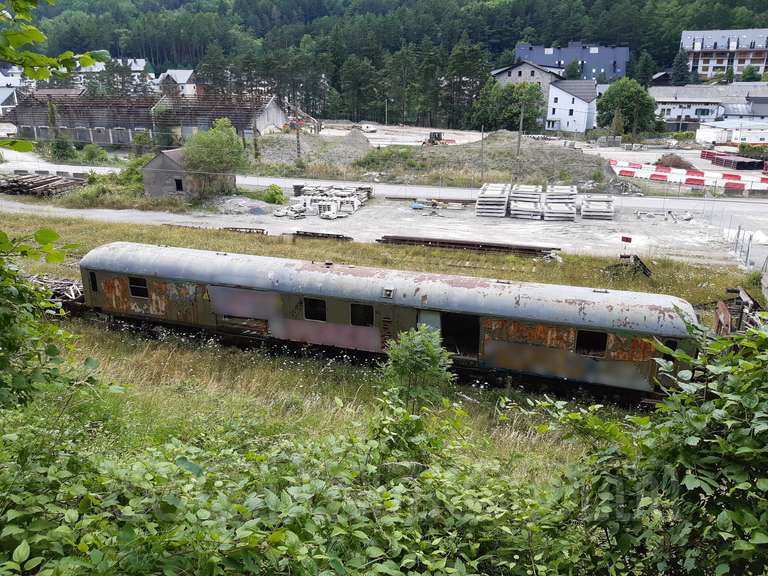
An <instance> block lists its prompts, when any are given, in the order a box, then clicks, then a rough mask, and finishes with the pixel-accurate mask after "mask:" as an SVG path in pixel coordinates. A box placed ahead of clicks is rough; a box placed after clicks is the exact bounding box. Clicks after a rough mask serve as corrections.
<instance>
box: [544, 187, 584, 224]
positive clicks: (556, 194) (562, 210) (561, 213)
mask: <svg viewBox="0 0 768 576" xmlns="http://www.w3.org/2000/svg"><path fill="white" fill-rule="evenodd" d="M577 193H578V191H577V189H576V186H549V187H548V188H547V194H546V196H545V198H544V220H560V221H565V222H573V221H574V220H576V195H577Z"/></svg>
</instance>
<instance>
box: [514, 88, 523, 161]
mask: <svg viewBox="0 0 768 576" xmlns="http://www.w3.org/2000/svg"><path fill="white" fill-rule="evenodd" d="M524 118H525V100H523V101H522V102H521V103H520V126H519V127H518V129H517V154H516V156H515V157H516V158H520V146H521V144H522V143H523V119H524Z"/></svg>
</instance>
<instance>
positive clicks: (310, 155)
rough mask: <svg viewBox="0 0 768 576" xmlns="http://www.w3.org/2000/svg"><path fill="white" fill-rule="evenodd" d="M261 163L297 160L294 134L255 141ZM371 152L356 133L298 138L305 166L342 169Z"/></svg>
mask: <svg viewBox="0 0 768 576" xmlns="http://www.w3.org/2000/svg"><path fill="white" fill-rule="evenodd" d="M259 146H260V151H261V161H262V162H267V163H279V164H286V163H291V162H295V161H296V159H297V154H296V152H297V150H296V133H290V134H270V135H269V136H264V137H263V138H261V139H260V140H259ZM370 149H371V145H370V143H369V142H368V140H367V138H366V137H365V136H364V135H363V133H362V132H360V131H359V130H352V131H350V133H349V134H348V135H346V136H318V135H316V134H306V133H302V134H301V159H302V160H303V161H304V162H307V163H317V164H334V165H339V166H345V165H349V164H352V163H353V162H354V161H355V160H358V159H360V158H362V157H363V156H365V155H366V154H367V153H368V151H369V150H370Z"/></svg>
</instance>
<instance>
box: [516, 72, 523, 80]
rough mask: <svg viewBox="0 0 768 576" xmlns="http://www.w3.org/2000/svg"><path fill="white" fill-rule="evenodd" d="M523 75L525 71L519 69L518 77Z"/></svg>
mask: <svg viewBox="0 0 768 576" xmlns="http://www.w3.org/2000/svg"><path fill="white" fill-rule="evenodd" d="M522 76H523V71H522V70H518V71H517V77H518V78H522Z"/></svg>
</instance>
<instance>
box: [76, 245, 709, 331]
mask: <svg viewBox="0 0 768 576" xmlns="http://www.w3.org/2000/svg"><path fill="white" fill-rule="evenodd" d="M80 266H81V267H82V268H85V269H87V270H96V271H106V272H113V273H117V274H126V275H135V276H149V277H159V278H163V279H169V280H186V281H193V282H199V283H205V284H216V285H223V286H236V287H243V288H253V289H255V290H276V291H281V292H285V293H291V294H303V295H307V296H319V297H326V298H339V299H343V300H357V301H364V302H365V301H367V302H379V303H382V304H387V303H389V304H394V305H397V306H407V307H412V308H421V309H430V310H441V311H445V312H456V313H467V314H476V315H482V316H495V317H503V318H513V319H516V320H523V321H529V322H541V323H547V324H559V325H569V326H575V327H580V328H585V329H590V328H591V329H598V330H611V331H627V332H638V333H644V334H653V335H656V336H659V337H667V338H685V337H687V336H688V331H687V328H686V321H687V322H691V323H696V322H697V319H696V313H695V312H694V310H693V307H692V306H691V305H690V304H689V303H688V302H686V301H685V300H682V299H680V298H676V297H674V296H667V295H662V294H648V293H643V292H625V291H618V290H597V289H593V288H582V287H575V286H559V285H554V284H533V283H520V282H506V281H500V280H493V279H488V278H474V277H469V276H452V275H445V274H430V273H423V272H406V271H400V270H386V269H381V268H364V267H358V266H347V265H341V264H325V263H318V262H307V261H302V260H289V259H284V258H271V257H265V256H250V255H244V254H227V253H221V252H209V251H205V250H191V249H187V248H173V247H167V246H153V245H147V244H134V243H129V242H115V243H112V244H106V245H104V246H101V247H99V248H96V249H94V250H92V251H90V252H89V253H88V254H86V255H85V257H84V258H83V259H82V261H81V263H80ZM390 295H391V297H389V296H390Z"/></svg>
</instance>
